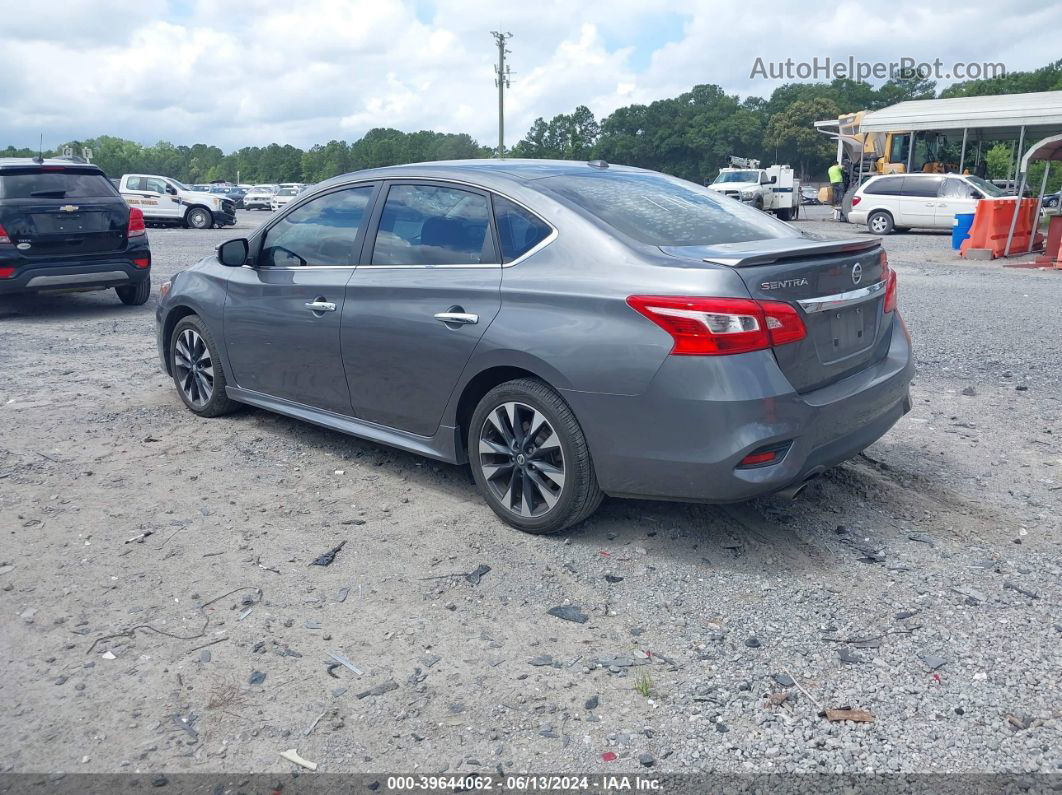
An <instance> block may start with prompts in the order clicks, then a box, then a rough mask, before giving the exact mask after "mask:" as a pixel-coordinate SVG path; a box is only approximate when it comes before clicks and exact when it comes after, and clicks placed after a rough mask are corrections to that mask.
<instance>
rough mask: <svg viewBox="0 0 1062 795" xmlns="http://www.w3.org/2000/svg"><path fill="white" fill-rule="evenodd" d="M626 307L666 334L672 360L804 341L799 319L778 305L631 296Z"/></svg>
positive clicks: (792, 309)
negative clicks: (672, 341)
mask: <svg viewBox="0 0 1062 795" xmlns="http://www.w3.org/2000/svg"><path fill="white" fill-rule="evenodd" d="M627 303H628V304H629V305H630V307H631V308H632V309H634V310H635V311H636V312H638V313H640V314H642V315H644V316H645V317H647V318H649V319H650V320H651V321H653V322H654V323H655V324H656V325H658V326H660V328H662V329H663V330H664V331H666V332H667V333H668V334H670V335H671V338H672V339H673V340H674V341H675V345H674V347H673V348H672V349H671V353H672V354H674V355H676V356H719V355H724V354H731V353H747V352H749V351H760V350H764V349H766V348H770V347H772V346H777V345H786V344H788V343H790V342H797V341H798V340H802V339H804V336H805V335H806V334H807V331H806V329H805V328H804V320H803V318H801V316H800V313H799V312H798V311H797V309H796V308H795V307H793V306H791V305H790V304H786V303H782V302H780V301H754V300H752V299H749V298H701V297H685V296H675V295H632V296H631V297H630V298H628V299H627Z"/></svg>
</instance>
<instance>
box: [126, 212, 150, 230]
mask: <svg viewBox="0 0 1062 795" xmlns="http://www.w3.org/2000/svg"><path fill="white" fill-rule="evenodd" d="M146 234H147V227H146V226H144V211H143V210H141V209H140V208H139V207H130V208H129V232H128V236H129V237H139V236H140V235H146Z"/></svg>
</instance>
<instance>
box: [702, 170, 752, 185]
mask: <svg viewBox="0 0 1062 795" xmlns="http://www.w3.org/2000/svg"><path fill="white" fill-rule="evenodd" d="M759 181H760V172H758V171H720V172H719V176H718V177H716V178H715V182H713V183H712V184H713V185H717V184H719V183H720V182H759Z"/></svg>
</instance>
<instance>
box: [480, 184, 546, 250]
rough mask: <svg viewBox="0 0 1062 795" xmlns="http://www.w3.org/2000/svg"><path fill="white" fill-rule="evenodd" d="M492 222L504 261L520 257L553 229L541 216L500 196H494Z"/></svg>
mask: <svg viewBox="0 0 1062 795" xmlns="http://www.w3.org/2000/svg"><path fill="white" fill-rule="evenodd" d="M494 224H495V225H496V226H497V227H498V239H499V240H500V242H501V250H502V262H505V263H509V262H512V261H513V260H514V259H517V258H518V257H522V256H523V255H524V254H526V253H527V252H528V251H530V250H531V249H533V248H534V247H535V246H537V245H538V244H539V243H541V242H542V241H543V240H545V239H546V238H547V237H549V236H550V233H551V232H552V231H553V230H552V229H551V228H550V226H549V224H547V223H546V222H545V221H543V220H542V219H541V218H539V217H538V216H536V215H533V214H532V213H530V212H528V211H527V210H525V209H524V208H523V207H520V206H519V205H517V204H513V203H512V202H511V201H509V200H508V199H503V198H502V197H501V196H495V197H494Z"/></svg>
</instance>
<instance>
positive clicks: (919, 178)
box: [896, 175, 943, 227]
mask: <svg viewBox="0 0 1062 795" xmlns="http://www.w3.org/2000/svg"><path fill="white" fill-rule="evenodd" d="M942 181H943V177H937V176H933V175H915V176H907V177H904V178H903V190H902V192H901V193H900V196H899V212H898V217H897V218H896V226H919V227H934V226H936V214H937V203H938V201H939V200H938V199H937V192H938V191H939V190H940V183H941V182H942Z"/></svg>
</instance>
